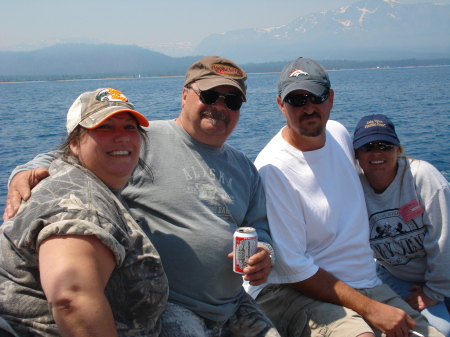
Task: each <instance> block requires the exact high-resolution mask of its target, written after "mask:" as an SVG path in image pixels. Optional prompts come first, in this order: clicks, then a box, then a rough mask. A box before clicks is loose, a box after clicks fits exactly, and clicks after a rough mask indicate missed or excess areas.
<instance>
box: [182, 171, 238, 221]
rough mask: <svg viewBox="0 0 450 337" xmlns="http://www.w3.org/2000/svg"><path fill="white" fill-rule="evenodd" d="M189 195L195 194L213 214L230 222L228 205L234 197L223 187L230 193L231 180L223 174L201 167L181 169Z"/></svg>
mask: <svg viewBox="0 0 450 337" xmlns="http://www.w3.org/2000/svg"><path fill="white" fill-rule="evenodd" d="M182 171H183V174H184V177H185V179H186V187H187V190H188V192H189V193H192V194H195V195H197V196H198V198H199V199H200V200H201V201H202V202H203V204H205V205H206V206H207V207H208V208H209V209H210V210H211V211H212V212H213V213H214V214H216V215H217V216H218V217H220V218H222V219H224V220H231V212H230V210H229V209H228V206H227V205H229V204H232V203H233V202H234V196H232V195H229V194H228V193H227V191H226V190H225V187H227V189H228V190H229V191H232V189H233V188H232V182H233V181H232V179H231V178H228V177H227V176H226V173H225V172H222V171H216V170H215V169H214V168H208V170H205V169H204V168H203V167H202V166H190V167H184V168H183V169H182Z"/></svg>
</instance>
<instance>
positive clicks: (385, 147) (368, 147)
mask: <svg viewBox="0 0 450 337" xmlns="http://www.w3.org/2000/svg"><path fill="white" fill-rule="evenodd" d="M375 145H377V146H378V149H379V150H380V151H389V150H392V149H393V148H394V144H392V143H389V142H370V143H367V144H364V145H363V146H361V147H359V148H358V150H361V151H364V152H370V151H373V149H374V148H375Z"/></svg>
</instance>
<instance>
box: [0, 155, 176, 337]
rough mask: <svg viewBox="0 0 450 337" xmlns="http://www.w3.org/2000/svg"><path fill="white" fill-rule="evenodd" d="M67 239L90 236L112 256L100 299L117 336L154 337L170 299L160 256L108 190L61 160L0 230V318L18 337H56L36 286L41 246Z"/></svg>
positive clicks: (57, 333) (52, 323)
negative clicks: (105, 303)
mask: <svg viewBox="0 0 450 337" xmlns="http://www.w3.org/2000/svg"><path fill="white" fill-rule="evenodd" d="M69 234H70V235H95V236H96V237H97V238H98V239H99V240H100V241H101V242H102V243H103V244H104V245H105V246H107V247H108V248H109V249H110V250H111V252H112V253H113V255H114V258H115V260H116V268H115V269H114V271H113V272H112V274H111V276H110V278H109V281H108V284H107V286H106V288H105V294H106V297H107V299H108V301H109V304H110V306H111V309H112V312H113V315H114V320H115V322H116V328H117V330H118V333H119V336H136V335H146V336H157V335H158V334H159V331H160V323H159V321H158V318H159V315H160V314H161V313H162V311H163V309H164V307H165V304H166V301H167V296H168V283H167V278H166V275H165V273H164V270H163V268H162V264H161V260H160V257H159V255H158V253H157V251H156V250H155V248H154V246H153V245H152V243H151V242H150V240H149V239H148V237H147V236H146V235H145V234H144V232H143V231H142V229H141V228H140V227H139V226H138V225H137V223H136V222H135V221H134V220H133V219H132V218H131V216H130V214H129V213H128V212H127V210H126V209H125V207H124V206H123V205H122V204H121V202H120V201H119V200H118V199H117V197H116V196H115V195H114V193H113V192H112V191H111V190H110V189H109V188H108V187H107V186H106V185H104V184H103V183H102V182H101V181H100V180H99V179H98V178H97V177H96V176H95V175H93V174H92V173H91V172H90V171H88V170H87V169H85V168H83V167H81V166H79V165H77V164H76V163H72V164H68V163H66V162H64V161H62V160H60V159H57V160H55V161H54V162H53V163H52V165H51V167H50V177H49V178H47V179H45V180H43V181H42V182H41V183H40V184H39V185H37V186H36V187H35V188H34V189H33V191H32V197H31V198H30V199H29V200H28V201H27V202H24V203H23V204H22V206H21V208H20V210H19V212H18V214H17V215H16V216H15V217H14V218H12V219H10V220H8V221H6V222H5V223H4V224H3V225H2V226H1V227H0V251H1V254H0V316H1V317H2V318H3V319H5V320H6V321H7V322H8V323H9V324H10V325H11V327H13V328H14V330H15V331H16V332H17V333H18V335H20V336H24V335H27V336H31V335H33V336H59V331H58V328H57V326H56V324H55V322H54V319H53V316H52V313H51V308H50V306H49V304H48V302H47V300H46V298H45V294H44V292H43V290H42V287H41V284H40V278H39V269H38V267H39V264H38V258H39V256H38V250H39V245H40V243H41V242H42V241H43V240H45V239H46V238H48V237H50V236H52V235H69Z"/></svg>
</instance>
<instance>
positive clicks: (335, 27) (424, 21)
mask: <svg viewBox="0 0 450 337" xmlns="http://www.w3.org/2000/svg"><path fill="white" fill-rule="evenodd" d="M291 10H294V9H291ZM296 10H297V11H301V5H300V4H299V8H298V9H296ZM193 54H195V55H210V54H217V55H224V56H227V57H230V58H232V59H234V60H236V61H237V62H241V63H242V62H244V63H245V62H255V63H258V62H268V61H279V60H290V59H293V58H295V57H298V56H308V57H313V58H317V59H328V58H332V59H337V58H342V59H353V60H357V59H367V58H371V59H382V58H390V59H392V58H414V57H416V58H425V57H448V56H449V55H450V4H432V3H417V4H402V3H400V2H397V1H393V0H359V1H357V2H355V3H353V4H352V5H349V6H345V7H341V8H338V9H335V10H329V11H326V12H320V13H312V14H308V15H304V16H301V17H299V18H297V19H296V20H294V21H293V22H291V23H289V24H286V25H282V26H280V27H273V28H259V29H244V30H236V31H231V32H227V33H224V34H213V35H211V36H208V37H207V38H205V39H204V40H203V41H202V42H201V43H200V44H199V45H198V46H197V47H196V48H195V50H194V52H193Z"/></svg>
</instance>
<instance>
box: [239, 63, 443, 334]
mask: <svg viewBox="0 0 450 337" xmlns="http://www.w3.org/2000/svg"><path fill="white" fill-rule="evenodd" d="M333 101H334V91H333V89H331V84H330V79H329V77H328V75H327V72H326V71H325V69H324V68H323V67H322V66H321V65H320V64H318V63H317V62H315V61H314V60H311V59H308V58H298V59H296V60H294V61H292V62H290V63H289V64H288V65H286V66H285V67H284V69H283V70H282V71H281V74H280V78H279V81H278V96H277V103H278V106H279V108H280V110H281V113H282V114H283V115H284V116H285V118H286V126H284V127H283V128H282V129H281V130H280V131H279V132H278V134H276V135H275V136H274V137H273V138H272V140H271V141H270V142H269V143H268V144H267V145H266V147H265V148H264V149H263V150H262V151H261V152H260V154H259V155H258V157H257V158H256V161H255V166H256V167H257V169H258V171H259V173H260V175H261V178H262V181H263V185H264V190H265V194H266V205H267V216H268V219H269V226H270V230H271V233H272V239H273V243H274V250H275V254H276V256H277V263H276V264H275V267H274V269H273V270H272V272H271V273H270V274H269V276H268V279H267V283H266V284H263V285H259V286H253V285H251V286H247V291H248V292H249V293H250V294H251V295H252V296H253V297H254V298H256V301H257V303H258V304H259V305H260V306H261V307H262V308H263V310H264V311H265V312H266V314H267V315H268V316H269V318H270V319H271V320H272V321H273V322H274V323H275V326H276V327H277V329H278V330H279V332H280V334H281V335H283V336H300V335H302V336H303V335H310V336H325V335H326V336H333V337H334V336H339V337H340V336H364V337H368V336H372V337H373V334H374V333H375V334H376V335H377V336H379V335H381V333H383V334H385V335H388V336H408V335H409V334H410V330H417V331H419V332H420V333H422V334H423V335H426V336H442V335H441V334H440V333H439V332H438V331H437V330H436V329H434V328H432V327H430V326H429V324H428V322H427V321H426V319H425V318H424V317H423V316H422V315H420V314H418V313H417V312H416V311H414V310H412V308H411V307H410V306H409V305H408V304H407V303H406V302H404V301H403V300H401V299H400V298H399V297H398V296H397V295H396V294H395V293H394V292H393V291H392V290H391V289H390V288H389V287H387V286H386V285H382V284H381V281H380V280H379V279H378V277H377V275H376V271H375V261H374V259H373V253H372V251H371V248H370V246H369V224H368V217H367V212H366V206H365V202H364V194H363V191H362V188H361V184H360V181H359V177H358V174H357V171H356V166H355V159H354V152H353V147H352V142H351V139H350V136H349V134H348V132H347V130H346V129H345V127H344V126H343V125H341V124H340V123H338V122H336V121H333V120H329V117H330V112H331V109H332V108H333ZM377 123H378V122H376V121H373V123H372V124H373V129H371V130H376V128H377V127H383V126H382V125H381V124H382V123H380V124H379V125H378V124H377ZM372 124H371V125H372ZM366 130H367V129H366Z"/></svg>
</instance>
